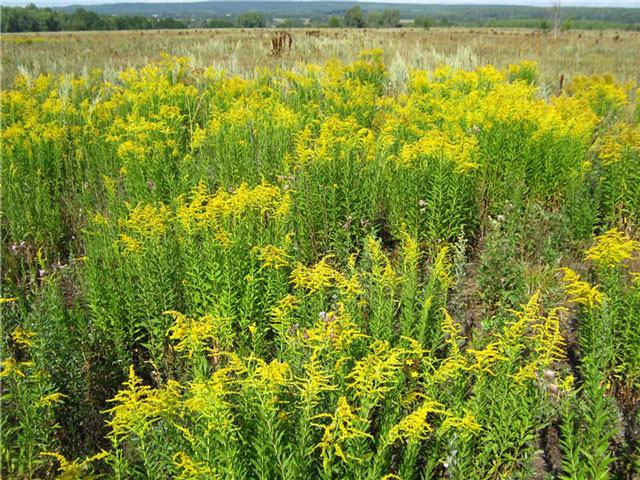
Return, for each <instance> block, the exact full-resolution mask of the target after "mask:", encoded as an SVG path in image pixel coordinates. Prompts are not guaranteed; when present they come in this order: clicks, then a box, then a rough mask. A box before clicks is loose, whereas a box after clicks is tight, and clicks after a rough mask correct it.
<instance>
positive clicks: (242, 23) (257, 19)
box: [236, 11, 267, 28]
mask: <svg viewBox="0 0 640 480" xmlns="http://www.w3.org/2000/svg"><path fill="white" fill-rule="evenodd" d="M236 23H237V24H238V27H240V28H263V27H265V26H266V25H267V22H266V21H265V19H264V15H263V14H261V13H259V12H255V11H249V12H245V13H242V14H240V15H238V19H237V21H236Z"/></svg>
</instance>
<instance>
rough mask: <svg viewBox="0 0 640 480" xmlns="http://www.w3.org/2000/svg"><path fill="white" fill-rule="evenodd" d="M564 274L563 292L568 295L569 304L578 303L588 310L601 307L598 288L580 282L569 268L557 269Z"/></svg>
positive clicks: (600, 294)
mask: <svg viewBox="0 0 640 480" xmlns="http://www.w3.org/2000/svg"><path fill="white" fill-rule="evenodd" d="M559 270H560V271H561V272H563V273H564V278H563V279H562V281H563V282H564V291H565V293H566V294H567V295H569V303H579V304H582V305H584V306H586V307H587V308H589V309H592V310H593V309H597V308H600V306H601V305H602V300H603V297H602V293H600V291H598V286H597V285H594V286H591V285H589V284H588V283H587V282H583V281H581V280H580V275H578V274H577V273H576V272H574V271H573V270H571V269H570V268H567V267H563V268H560V269H559Z"/></svg>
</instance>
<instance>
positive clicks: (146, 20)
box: [0, 4, 186, 32]
mask: <svg viewBox="0 0 640 480" xmlns="http://www.w3.org/2000/svg"><path fill="white" fill-rule="evenodd" d="M0 16H1V17H2V21H1V23H0V25H1V28H2V31H3V32H58V31H64V30H149V29H155V28H161V29H169V28H186V25H185V24H184V22H182V21H180V20H175V19H173V18H166V17H165V18H154V17H145V16H142V15H136V16H129V15H120V16H111V15H99V14H97V13H95V12H91V11H89V10H85V9H83V8H78V9H77V10H75V11H74V12H73V13H65V12H62V11H54V10H51V9H50V8H37V7H35V6H34V5H33V4H29V5H28V6H27V7H24V8H22V7H1V10H0Z"/></svg>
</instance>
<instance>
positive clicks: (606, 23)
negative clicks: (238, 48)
mask: <svg viewBox="0 0 640 480" xmlns="http://www.w3.org/2000/svg"><path fill="white" fill-rule="evenodd" d="M247 4H249V2H247ZM305 5H309V4H305ZM347 5H348V4H347ZM373 5H375V4H372V7H369V6H367V10H363V8H362V7H361V6H360V5H354V6H352V7H351V8H347V9H346V10H343V11H344V15H338V14H335V13H334V14H325V15H324V16H323V15H319V14H312V15H311V16H310V17H307V18H310V21H309V20H306V21H303V20H302V18H301V17H303V16H304V15H305V14H306V13H307V10H300V12H298V13H297V14H299V15H300V17H297V18H296V17H289V18H287V17H285V18H284V19H281V20H279V21H278V22H277V23H275V22H274V21H272V20H271V18H269V19H267V17H266V16H265V13H263V12H260V11H253V10H251V11H245V12H239V13H233V14H224V15H222V14H220V13H218V14H217V15H214V17H213V18H204V14H201V15H200V16H198V15H194V16H189V17H188V18H184V19H175V18H172V17H170V16H168V15H169V12H170V11H169V10H164V11H162V13H161V15H163V16H161V17H159V18H156V17H155V15H154V16H152V15H151V14H150V13H149V14H147V15H124V14H122V15H117V14H111V15H109V14H106V13H102V14H99V13H96V12H93V11H90V10H87V9H83V8H77V9H75V10H70V9H67V10H66V11H63V10H53V9H51V8H37V7H35V6H34V5H33V4H30V5H28V6H27V7H0V8H1V11H0V16H1V22H0V28H1V31H2V32H44V31H62V30H147V29H172V28H193V27H195V28H234V27H237V28H263V27H268V26H276V27H281V28H297V27H314V28H318V27H329V28H339V27H347V28H364V27H368V28H398V27H401V26H413V27H419V28H426V29H428V28H431V27H448V26H452V25H459V26H465V27H493V28H498V27H511V28H535V29H540V30H542V31H545V32H546V31H548V30H549V28H550V23H549V21H548V18H547V17H543V16H541V15H542V14H543V13H544V12H545V9H531V8H530V7H518V8H521V9H522V11H523V12H525V13H531V15H532V16H531V17H529V18H514V16H515V14H516V13H515V12H518V11H520V10H517V9H516V7H504V8H503V7H482V6H474V7H473V9H474V12H475V14H476V17H475V18H474V17H473V16H472V14H471V13H470V12H469V11H467V10H469V9H465V10H461V11H460V12H458V11H457V10H456V11H455V12H456V13H455V15H454V16H453V17H447V16H445V15H444V14H442V13H438V14H435V15H433V16H425V15H424V14H422V13H419V10H411V11H409V12H406V11H404V10H401V9H399V8H384V9H381V8H373ZM402 7H403V8H405V9H406V8H411V9H414V8H417V7H416V5H410V6H408V7H407V6H406V5H404V6H402ZM175 8H176V10H175V12H176V15H178V14H179V12H180V8H181V7H180V4H175ZM300 8H307V7H306V6H305V7H300ZM443 8H444V7H443ZM476 10H477V11H476ZM602 10H603V11H602V13H601V14H599V16H598V17H597V18H594V16H593V15H592V12H591V11H590V10H585V11H584V13H583V12H582V9H579V8H572V9H567V11H571V12H572V13H573V15H570V16H566V17H565V18H563V20H562V23H561V25H560V27H561V30H569V29H604V28H617V29H625V30H628V29H632V30H638V29H640V26H639V25H640V24H639V23H635V22H633V18H629V19H628V20H630V23H625V21H623V20H622V18H624V15H622V16H621V13H624V12H616V11H615V10H616V9H602ZM605 10H606V11H605ZM610 10H611V11H610ZM618 10H629V9H618ZM102 11H103V12H104V10H102ZM118 11H122V10H118ZM124 11H125V12H126V10H124ZM146 11H147V10H145V12H146ZM151 11H152V10H151ZM151 11H150V12H151ZM444 11H445V10H443V12H444ZM436 12H439V10H434V13H436ZM631 12H632V13H633V10H632V11H631ZM133 13H135V12H133ZM292 13H295V12H292ZM534 13H535V15H533V14H534ZM587 13H588V14H589V15H587ZM547 14H548V12H547ZM274 15H275V14H274ZM628 16H629V15H627V17H628ZM580 17H582V18H580ZM585 17H587V18H585ZM631 17H633V15H631ZM403 18H404V19H407V20H409V21H407V22H406V25H403V23H405V22H402V21H401V19H403ZM411 20H413V22H411Z"/></svg>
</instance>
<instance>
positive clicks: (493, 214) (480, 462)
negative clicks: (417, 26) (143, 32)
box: [0, 50, 640, 480]
mask: <svg viewBox="0 0 640 480" xmlns="http://www.w3.org/2000/svg"><path fill="white" fill-rule="evenodd" d="M383 59H384V56H383V52H382V51H381V50H365V51H362V52H360V54H359V55H358V58H357V59H356V60H355V61H353V62H350V63H344V62H340V61H339V60H336V59H334V60H331V61H328V62H326V64H324V65H323V66H319V65H314V64H308V65H298V67H297V68H292V69H282V68H279V69H268V68H264V67H263V66H262V67H261V68H260V69H258V70H255V71H254V74H253V75H252V76H250V77H249V78H246V77H245V78H243V77H239V76H235V75H229V74H226V73H225V72H223V71H221V70H218V69H215V68H213V67H209V68H207V69H194V68H192V67H191V66H190V62H189V59H187V58H179V57H169V56H165V57H164V58H163V59H161V60H159V61H157V62H153V63H150V64H148V65H145V66H143V67H140V68H130V69H128V70H126V71H123V72H121V73H119V74H118V75H117V78H115V79H113V80H107V79H105V76H104V74H103V73H102V72H100V71H98V70H95V71H91V72H87V73H86V74H85V75H82V76H75V75H61V76H55V75H42V76H38V77H35V76H30V75H29V74H28V73H27V72H26V71H23V73H21V74H18V75H17V76H16V77H15V80H14V83H13V84H12V86H11V88H9V89H6V90H3V92H2V94H1V95H2V96H1V113H2V125H3V127H2V129H3V131H2V139H3V140H2V150H3V161H2V166H1V168H2V171H1V173H2V178H3V188H2V192H1V203H2V212H1V216H0V221H1V225H2V235H3V247H2V248H3V254H2V259H3V268H2V295H1V297H2V300H0V309H2V316H3V322H2V355H1V357H2V372H1V373H0V379H1V380H2V383H1V387H0V388H1V397H0V398H1V401H2V409H1V411H2V430H1V433H0V435H1V437H0V445H1V460H2V472H3V473H5V474H6V475H8V476H9V477H11V478H21V477H27V478H54V477H58V478H91V477H92V476H93V475H100V474H103V475H105V476H106V477H107V478H127V479H129V478H131V479H135V478H185V479H186V478H190V479H193V478H202V479H211V478H238V479H240V478H246V479H250V478H251V479H253V478H269V479H271V478H352V479H363V478H371V479H381V478H385V479H387V480H391V479H397V478H401V479H405V480H406V479H414V478H416V479H417V478H459V479H468V478H506V477H509V478H536V477H537V478H541V477H543V476H545V475H546V476H547V477H548V478H571V479H574V478H575V479H577V478H598V479H606V478H629V477H631V475H633V472H635V471H637V469H638V466H639V465H640V450H639V449H638V445H639V442H640V437H638V427H639V425H640V424H639V422H640V413H639V409H638V406H639V405H640V401H639V400H640V355H639V352H640V324H639V323H638V322H637V318H638V316H639V315H640V282H639V281H638V279H639V278H640V272H638V270H639V268H640V243H639V242H638V221H639V219H640V192H639V191H638V186H639V185H640V126H639V123H640V108H639V107H638V104H637V101H636V100H635V99H636V96H637V94H638V91H637V86H636V85H634V84H633V83H628V84H621V83H619V82H616V81H615V80H614V78H613V77H612V76H610V75H604V76H599V75H594V76H588V77H587V76H578V75H575V76H573V77H572V78H571V81H570V83H569V84H568V86H567V87H566V88H564V89H563V90H562V91H558V92H557V94H551V93H550V92H549V91H547V90H546V89H544V88H540V87H538V84H539V75H538V67H537V65H536V64H535V63H533V62H520V63H517V64H513V65H510V66H508V67H505V68H500V69H498V68H495V67H492V66H488V65H485V66H482V67H478V68H476V69H473V70H469V71H465V70H456V69H453V68H451V67H447V66H442V67H440V68H438V69H435V70H433V71H426V70H420V69H415V70H410V71H403V70H402V69H401V68H400V67H399V64H398V63H393V64H392V65H390V66H387V65H386V64H385V63H384V61H383ZM403 72H404V73H403Z"/></svg>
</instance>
